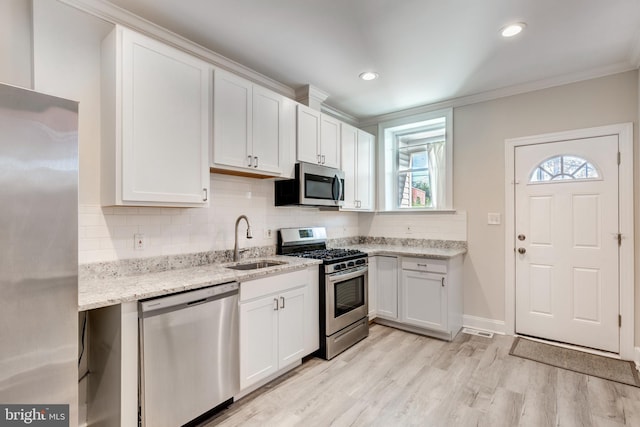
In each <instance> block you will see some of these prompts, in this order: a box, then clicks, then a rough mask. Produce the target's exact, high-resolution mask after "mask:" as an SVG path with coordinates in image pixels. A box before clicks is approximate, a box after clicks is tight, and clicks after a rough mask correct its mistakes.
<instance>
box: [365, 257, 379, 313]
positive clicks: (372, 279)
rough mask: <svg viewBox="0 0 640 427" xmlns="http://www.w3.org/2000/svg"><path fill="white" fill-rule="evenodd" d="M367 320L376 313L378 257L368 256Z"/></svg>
mask: <svg viewBox="0 0 640 427" xmlns="http://www.w3.org/2000/svg"><path fill="white" fill-rule="evenodd" d="M367 287H368V292H367V295H368V297H369V320H373V319H375V318H376V316H377V313H378V257H377V256H370V257H369V275H368V283H367Z"/></svg>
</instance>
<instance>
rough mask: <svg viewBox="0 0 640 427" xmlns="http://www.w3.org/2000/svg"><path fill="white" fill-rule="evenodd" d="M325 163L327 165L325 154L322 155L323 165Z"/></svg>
mask: <svg viewBox="0 0 640 427" xmlns="http://www.w3.org/2000/svg"><path fill="white" fill-rule="evenodd" d="M324 163H325V157H324V154H323V155H322V164H323V165H324Z"/></svg>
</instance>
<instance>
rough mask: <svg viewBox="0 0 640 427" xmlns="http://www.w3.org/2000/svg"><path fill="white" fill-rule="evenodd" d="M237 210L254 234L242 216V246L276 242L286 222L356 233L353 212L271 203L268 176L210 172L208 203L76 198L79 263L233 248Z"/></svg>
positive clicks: (336, 233) (335, 235) (333, 235)
mask: <svg viewBox="0 0 640 427" xmlns="http://www.w3.org/2000/svg"><path fill="white" fill-rule="evenodd" d="M242 214H244V215H247V217H248V218H249V221H250V223H251V230H252V233H253V238H252V239H247V238H246V237H245V232H246V224H245V223H244V221H243V222H241V223H240V227H239V233H238V236H239V239H238V242H239V246H240V247H241V248H247V247H262V246H269V245H272V246H275V244H276V235H277V233H276V231H277V230H278V229H279V228H285V227H301V226H324V227H326V228H327V234H328V237H329V238H342V237H349V236H358V233H359V227H358V214H357V213H354V212H337V211H320V210H318V209H315V208H298V207H275V206H274V196H273V181H272V180H261V179H252V178H243V177H236V176H230V175H219V174H212V175H211V205H210V206H209V207H208V208H155V207H150V208H147V207H117V206H116V207H102V206H100V205H88V204H81V205H80V208H79V243H78V245H79V246H78V249H79V253H78V258H79V263H80V264H88V263H94V262H105V261H116V260H120V259H130V258H147V257H156V256H162V255H177V254H185V253H196V252H207V251H220V250H226V249H232V248H233V244H234V226H235V221H236V218H238V216H239V215H242ZM267 230H271V237H267ZM135 234H142V235H143V236H144V249H138V250H136V249H135V248H134V235H135Z"/></svg>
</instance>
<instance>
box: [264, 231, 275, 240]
mask: <svg viewBox="0 0 640 427" xmlns="http://www.w3.org/2000/svg"><path fill="white" fill-rule="evenodd" d="M272 237H273V230H271V229H270V228H265V229H264V238H265V239H271V238H272Z"/></svg>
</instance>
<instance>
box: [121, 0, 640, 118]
mask: <svg viewBox="0 0 640 427" xmlns="http://www.w3.org/2000/svg"><path fill="white" fill-rule="evenodd" d="M110 2H111V3H113V4H115V5H117V6H120V7H122V8H124V9H127V10H129V11H131V12H133V13H134V14H136V15H138V16H141V17H143V18H145V19H147V20H149V21H151V22H154V23H156V24H158V25H160V26H162V27H164V28H166V29H168V30H171V31H173V32H175V33H177V34H179V35H182V36H184V37H186V38H188V39H190V40H192V41H194V42H196V43H198V44H200V45H202V46H204V47H206V48H208V49H210V50H212V51H214V52H216V53H219V54H221V55H223V56H226V57H227V58H229V59H232V60H234V61H236V62H239V63H241V64H243V65H245V66H247V67H249V68H251V69H253V70H255V71H257V72H259V73H261V74H264V75H265V76H267V77H270V78H272V79H274V80H277V81H279V82H281V83H283V84H285V85H287V86H289V87H291V88H293V89H297V88H300V87H303V86H305V85H307V84H311V85H313V86H315V87H317V88H319V89H321V90H322V91H324V92H326V93H328V94H329V97H328V98H327V100H326V104H328V105H329V106H331V107H333V108H335V109H337V110H340V111H342V112H344V113H347V114H349V115H351V116H354V117H356V118H359V119H365V118H368V117H373V116H378V115H382V114H386V113H390V112H395V111H399V110H404V109H407V108H412V107H417V106H422V105H426V104H432V103H436V102H440V101H446V100H451V99H455V98H460V97H465V96H469V95H476V94H480V93H484V92H488V91H494V90H498V89H503V88H508V87H514V86H518V85H526V84H531V83H532V82H541V81H550V80H553V79H559V78H563V79H565V80H567V79H568V80H570V79H571V78H575V79H579V78H585V76H594V75H604V74H607V73H612V72H618V71H625V70H630V69H635V68H637V67H638V64H639V63H640V1H638V0H562V1H558V0H446V1H443V0H269V1H265V0H188V1H176V0H110ZM515 21H521V22H525V23H526V24H527V27H526V29H525V30H524V31H523V32H522V33H521V34H520V35H518V36H516V37H513V38H510V39H505V38H503V37H501V36H500V34H499V30H500V28H501V27H503V26H504V25H506V24H508V23H511V22H515ZM367 70H373V71H375V72H377V73H379V75H380V77H379V78H378V79H377V80H374V81H370V82H365V81H362V80H360V79H359V78H358V75H359V74H360V73H361V72H363V71H367ZM581 76H582V77H581Z"/></svg>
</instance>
